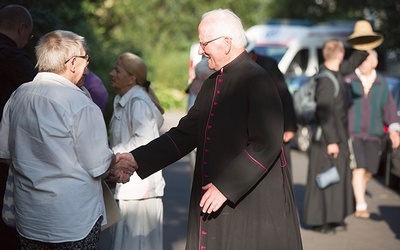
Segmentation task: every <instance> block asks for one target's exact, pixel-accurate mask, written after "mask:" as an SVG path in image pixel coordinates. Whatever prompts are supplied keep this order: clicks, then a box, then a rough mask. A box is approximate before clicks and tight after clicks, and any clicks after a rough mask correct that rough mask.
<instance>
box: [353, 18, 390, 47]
mask: <svg viewBox="0 0 400 250" xmlns="http://www.w3.org/2000/svg"><path fill="white" fill-rule="evenodd" d="M346 40H347V43H349V44H350V45H351V46H352V47H353V48H355V49H357V50H369V49H374V48H376V47H378V46H379V45H381V43H382V42H383V36H382V35H381V34H378V33H375V32H374V31H373V30H372V26H371V24H370V23H369V22H368V21H366V20H360V21H357V22H356V24H355V25H354V31H353V34H351V35H350V36H349V37H347V39H346Z"/></svg>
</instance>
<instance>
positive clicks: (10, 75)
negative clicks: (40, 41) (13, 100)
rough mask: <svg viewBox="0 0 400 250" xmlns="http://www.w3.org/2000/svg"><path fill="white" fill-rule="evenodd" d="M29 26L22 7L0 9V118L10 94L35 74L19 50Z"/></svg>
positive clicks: (25, 38) (29, 61)
mask: <svg viewBox="0 0 400 250" xmlns="http://www.w3.org/2000/svg"><path fill="white" fill-rule="evenodd" d="M32 27H33V22H32V18H31V16H30V14H29V12H28V10H26V9H25V8H24V7H22V6H18V5H10V6H6V7H4V8H3V9H2V10H0V87H1V91H0V111H1V113H0V118H1V117H2V113H3V112H2V111H3V108H4V105H5V103H6V102H7V100H8V98H9V97H10V95H11V93H12V92H13V91H14V90H15V89H17V88H18V86H19V85H21V84H22V83H24V82H28V81H31V80H32V79H33V77H34V76H35V75H36V70H35V69H34V64H33V62H32V61H31V60H30V58H29V57H28V55H27V54H26V53H25V52H24V51H23V50H22V48H23V47H25V45H26V44H27V43H28V39H29V37H30V35H31V33H32ZM18 32H19V34H18Z"/></svg>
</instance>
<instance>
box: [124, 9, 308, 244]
mask: <svg viewBox="0 0 400 250" xmlns="http://www.w3.org/2000/svg"><path fill="white" fill-rule="evenodd" d="M198 32H199V40H200V47H199V54H203V55H204V56H206V57H207V58H208V66H209V68H210V69H213V70H215V71H216V72H215V73H214V74H212V75H211V76H210V77H209V78H208V79H206V80H205V81H204V83H203V85H202V88H201V90H200V92H199V95H198V96H197V99H196V101H195V103H194V106H193V107H192V108H191V109H190V110H189V112H188V114H187V115H186V116H185V117H183V118H182V119H181V120H180V122H179V124H178V126H177V127H175V128H172V129H171V130H169V131H168V132H167V133H165V134H164V135H162V136H161V137H159V138H157V139H155V140H154V141H152V142H150V143H149V144H147V145H146V146H142V147H140V148H137V149H135V150H133V151H131V153H130V154H123V155H121V156H120V158H124V159H129V160H131V161H136V163H137V165H138V167H139V168H138V170H137V173H138V175H139V176H140V177H141V178H146V177H147V176H149V175H151V174H152V173H154V172H156V171H158V170H160V169H162V168H164V167H166V166H168V165H169V164H171V163H173V162H175V161H177V160H179V159H180V158H182V157H183V156H185V155H186V154H188V153H189V152H191V151H192V150H193V149H195V148H197V156H196V166H195V171H194V177H193V184H192V185H193V186H192V192H191V200H190V211H189V225H188V232H187V242H186V249H187V250H193V249H199V250H200V249H207V250H210V249H213V250H243V249H252V250H257V249H259V250H261V249H262V250H264V249H290V250H294V249H302V242H301V236H300V230H299V220H298V216H297V209H296V206H295V201H294V198H293V192H292V186H291V183H290V178H289V172H288V169H287V168H286V167H285V165H286V164H285V155H284V152H283V150H282V147H283V142H282V138H283V114H282V104H281V100H280V98H279V95H278V91H277V89H276V86H275V85H274V84H269V81H272V79H271V78H270V76H269V75H268V73H267V72H266V71H265V70H264V69H263V68H262V67H260V66H259V65H257V64H256V63H255V62H254V61H253V60H252V59H251V58H250V57H249V56H248V55H247V53H246V51H245V49H244V48H245V46H246V37H245V33H244V30H243V26H242V23H241V21H240V19H239V18H238V17H237V16H236V15H235V14H234V13H233V12H231V11H230V10H226V9H225V10H222V9H218V10H214V11H211V12H208V13H205V14H204V15H203V17H202V20H201V22H200V24H199V26H198ZM132 155H133V158H134V159H133V158H132Z"/></svg>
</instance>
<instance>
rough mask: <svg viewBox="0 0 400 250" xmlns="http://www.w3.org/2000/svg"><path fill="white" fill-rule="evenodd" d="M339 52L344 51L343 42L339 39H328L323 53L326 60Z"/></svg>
mask: <svg viewBox="0 0 400 250" xmlns="http://www.w3.org/2000/svg"><path fill="white" fill-rule="evenodd" d="M338 52H344V46H343V43H342V42H341V41H340V40H338V39H332V40H328V41H326V42H325V43H324V46H323V48H322V55H323V56H324V59H325V60H331V59H332V58H334V57H335V56H336V54H337V53H338Z"/></svg>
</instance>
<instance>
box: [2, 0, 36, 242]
mask: <svg viewBox="0 0 400 250" xmlns="http://www.w3.org/2000/svg"><path fill="white" fill-rule="evenodd" d="M32 28H33V22H32V17H31V14H30V13H29V11H28V10H27V9H26V8H24V7H23V6H20V5H8V6H5V7H4V8H3V9H1V10H0V89H1V91H0V120H1V118H2V117H3V109H4V105H5V104H6V102H7V100H8V99H9V98H10V96H11V94H12V92H14V90H16V89H17V88H18V86H20V85H21V84H22V83H24V82H29V81H31V80H32V79H33V78H34V77H35V75H36V70H35V66H34V64H33V62H32V61H31V60H30V59H29V57H28V55H27V54H26V53H25V52H24V51H23V50H22V48H23V47H25V46H26V45H27V44H28V40H29V38H30V36H31V34H32ZM7 174H8V164H5V163H0V204H1V207H3V196H4V192H5V186H6V184H5V183H6V180H7ZM0 235H2V237H3V238H4V239H7V240H6V241H4V242H3V243H2V244H3V245H2V246H3V247H4V248H5V249H10V250H13V249H20V244H19V239H18V233H17V231H16V230H15V229H13V228H11V227H8V226H7V225H6V224H4V222H3V221H2V220H0Z"/></svg>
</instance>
